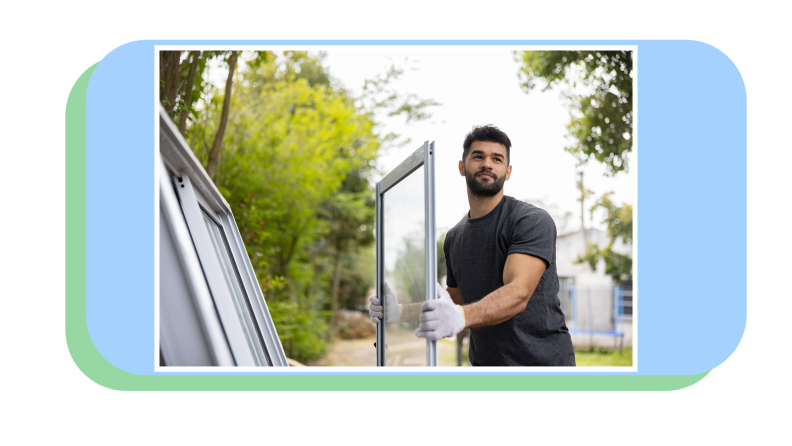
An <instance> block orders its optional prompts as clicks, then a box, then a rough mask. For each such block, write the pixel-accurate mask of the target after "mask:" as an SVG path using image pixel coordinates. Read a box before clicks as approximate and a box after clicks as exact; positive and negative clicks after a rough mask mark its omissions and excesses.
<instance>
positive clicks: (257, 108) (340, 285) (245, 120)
mask: <svg viewBox="0 0 792 446" xmlns="http://www.w3.org/2000/svg"><path fill="white" fill-rule="evenodd" d="M238 57H239V61H240V62H239V69H238V70H235V73H234V74H233V75H229V76H228V78H227V80H230V79H232V77H233V91H234V92H233V95H232V96H231V97H230V99H229V100H228V102H226V98H228V97H229V96H228V95H227V94H224V92H222V91H220V89H218V88H215V87H211V86H209V87H206V88H205V89H203V90H202V92H201V93H200V95H196V94H193V96H194V97H195V98H196V99H195V101H194V102H193V107H192V111H191V113H192V114H191V116H192V117H193V119H192V120H191V122H190V123H189V124H190V125H187V126H186V130H185V133H186V138H187V140H188V141H189V142H190V144H191V146H192V147H193V150H194V151H195V154H196V156H197V157H198V159H199V160H201V161H202V162H203V163H204V165H206V164H207V162H208V158H209V154H210V152H211V143H212V140H213V137H214V135H216V130H215V129H217V128H218V125H219V124H220V121H221V119H222V116H223V112H222V109H223V104H226V106H227V108H228V113H227V117H226V120H227V122H228V125H227V129H226V132H225V136H224V138H223V143H222V144H223V145H222V150H221V151H220V152H219V153H218V156H217V161H216V171H215V175H214V177H213V178H214V181H215V184H216V185H217V186H218V188H219V189H220V191H221V192H222V193H223V195H224V197H225V198H226V200H227V201H228V203H229V205H230V206H231V209H232V211H233V213H234V217H235V219H236V221H237V225H238V227H239V230H240V234H241V236H242V239H243V241H244V243H245V246H246V248H247V251H248V255H249V256H250V258H251V262H252V264H253V266H254V269H255V272H256V276H257V277H258V279H259V282H260V285H261V287H262V291H263V292H264V294H265V296H266V298H267V303H268V306H269V308H270V312H271V314H272V317H273V321H274V323H275V326H276V328H277V330H278V334H279V336H280V338H281V341H282V343H283V345H284V349H285V350H286V354H287V356H289V357H291V358H294V359H297V360H299V361H310V360H312V359H316V358H317V357H318V356H320V355H322V354H324V352H325V351H326V342H327V341H329V340H330V339H332V337H333V330H332V328H333V322H334V321H333V318H334V317H335V314H336V312H337V311H338V309H339V308H341V307H342V305H344V304H346V305H356V304H354V302H356V301H359V300H362V298H364V297H365V296H363V295H364V294H365V292H366V290H367V289H368V287H370V286H371V285H372V284H373V280H374V277H373V274H372V271H373V270H371V268H368V267H370V266H371V265H372V264H373V250H372V249H371V245H372V242H373V227H374V215H373V214H374V201H373V198H374V191H373V188H372V184H371V181H370V176H371V174H372V172H373V166H374V160H375V159H376V156H377V154H378V153H379V150H380V149H381V147H382V145H383V144H385V143H386V142H388V141H390V139H391V138H393V137H392V136H391V135H389V134H387V135H383V134H381V133H380V132H379V130H378V125H377V124H378V123H377V121H375V118H376V117H377V116H381V115H382V114H384V113H385V114H387V113H389V111H388V109H387V107H389V106H393V107H396V106H399V107H401V106H402V105H403V104H404V102H399V101H395V102H394V101H390V102H387V101H386V102H384V103H383V104H381V105H378V106H374V107H373V108H370V107H368V106H365V107H364V105H363V104H364V102H365V101H361V100H360V98H353V97H351V96H350V95H349V94H348V93H347V92H346V91H345V90H344V89H343V88H341V87H340V86H339V85H338V83H337V82H336V81H335V80H334V79H333V78H332V77H330V75H329V74H328V72H327V70H326V69H325V67H324V65H323V57H324V56H323V54H322V53H308V52H304V51H287V52H284V53H279V54H274V53H273V54H264V55H262V54H260V53H258V54H253V53H249V52H244V53H241V54H240V55H239V56H238ZM184 59H185V60H186V59H187V56H186V55H185V56H184ZM196 71H197V72H198V73H199V75H201V76H204V75H205V74H204V73H203V71H201V67H200V65H199V67H198V68H197V69H196ZM198 78H199V77H198V75H196V85H198V84H199V83H198ZM226 85H228V83H227V84H226ZM381 87H382V88H381V89H380V93H382V92H383V91H385V90H386V85H385V84H382V85H381ZM196 88H199V89H200V87H196ZM388 88H389V87H388ZM199 96H200V97H199ZM397 97H398V95H397ZM414 102H415V101H414V100H413V102H409V101H408V103H410V104H412V105H413V106H414V108H413V109H410V110H408V111H406V112H403V113H408V112H409V113H412V115H409V116H413V117H415V116H417V114H419V111H420V110H421V109H422V107H423V106H422V105H421V104H415V103H414ZM369 105H371V104H369ZM377 107H379V108H377ZM423 108H425V107H423ZM403 113H402V114H401V115H399V114H397V116H405V115H404V114H403ZM423 116H426V115H425V114H424V115H423ZM415 119H418V118H417V117H416V118H415ZM397 136H398V135H397ZM215 139H216V138H215ZM366 259H368V260H366ZM361 263H366V268H360V264H361Z"/></svg>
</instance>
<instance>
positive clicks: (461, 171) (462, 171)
mask: <svg viewBox="0 0 792 446" xmlns="http://www.w3.org/2000/svg"><path fill="white" fill-rule="evenodd" d="M459 174H460V175H462V176H463V177H464V176H465V162H464V161H460V162H459Z"/></svg>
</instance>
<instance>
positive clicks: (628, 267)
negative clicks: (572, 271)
mask: <svg viewBox="0 0 792 446" xmlns="http://www.w3.org/2000/svg"><path fill="white" fill-rule="evenodd" d="M612 194H613V193H612V192H608V193H606V194H604V195H603V196H602V197H600V199H599V200H597V202H596V203H595V204H594V205H593V206H592V207H591V209H590V211H591V213H592V214H593V213H594V211H595V210H596V209H597V208H601V209H603V210H604V211H605V219H604V220H603V221H602V223H605V224H607V225H608V238H609V243H608V246H606V247H604V248H600V247H598V246H597V245H595V244H594V243H589V244H588V246H587V248H586V252H585V253H584V254H583V255H582V256H578V258H577V263H584V262H585V263H588V264H589V266H590V267H591V269H592V270H596V269H597V263H599V261H600V260H604V261H605V274H607V275H609V276H611V277H612V278H613V281H614V282H615V283H617V284H620V285H621V284H624V283H625V282H628V281H632V258H631V257H630V256H629V255H624V254H619V253H617V252H614V251H613V246H614V243H616V241H617V240H619V239H621V242H622V243H624V244H625V245H632V226H633V210H632V206H631V205H629V204H626V203H622V205H621V206H616V204H614V203H613V201H611V199H610V197H611V195H612Z"/></svg>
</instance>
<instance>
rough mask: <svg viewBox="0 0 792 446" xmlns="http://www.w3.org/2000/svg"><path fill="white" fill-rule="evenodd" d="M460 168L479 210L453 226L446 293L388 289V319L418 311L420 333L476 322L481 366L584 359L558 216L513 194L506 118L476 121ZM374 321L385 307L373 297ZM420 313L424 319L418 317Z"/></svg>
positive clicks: (443, 332) (476, 356)
mask: <svg viewBox="0 0 792 446" xmlns="http://www.w3.org/2000/svg"><path fill="white" fill-rule="evenodd" d="M462 148H463V150H462V160H461V161H460V162H459V174H460V175H462V176H464V177H465V180H466V182H467V195H468V203H469V204H470V212H469V213H468V215H467V216H465V217H464V218H462V220H460V221H459V223H457V224H456V226H454V227H453V228H452V229H451V230H450V231H448V234H446V238H445V244H444V247H443V250H444V252H445V258H446V266H447V269H448V276H447V278H446V282H447V284H448V288H447V289H446V290H445V291H444V290H442V289H441V288H440V287H438V299H436V300H430V301H427V302H425V303H423V304H420V305H421V306H420V313H418V311H416V310H417V308H416V306H417V305H418V304H415V305H406V306H404V307H402V306H401V305H399V304H398V303H397V302H396V299H395V297H394V296H393V295H392V293H390V292H388V291H389V290H387V291H386V295H385V299H386V302H385V311H387V313H386V314H384V318H385V322H386V323H394V322H399V321H400V320H401V321H402V322H405V321H409V320H410V319H415V318H416V317H417V319H418V321H420V327H419V328H418V330H416V332H415V334H416V336H419V337H424V338H427V339H432V340H436V339H440V338H444V337H451V336H455V335H456V334H457V333H459V332H460V331H462V330H463V329H464V328H470V329H471V330H470V331H471V334H470V350H469V355H468V359H469V360H470V363H471V364H472V365H474V366H502V365H510V366H574V365H575V352H574V349H573V347H572V338H571V337H570V335H569V331H568V330H567V327H566V323H565V320H564V314H563V312H562V311H561V305H560V302H559V301H558V297H557V294H558V276H557V273H556V265H555V241H556V228H555V223H553V219H552V218H551V217H550V215H549V214H548V213H547V212H546V211H544V210H542V209H539V208H537V207H535V206H533V205H530V204H527V203H524V202H522V201H519V200H516V199H514V198H512V197H509V196H505V195H504V194H503V185H504V182H505V181H506V180H508V179H509V177H510V176H511V172H512V166H511V165H509V160H510V150H511V141H510V140H509V137H508V136H506V134H505V133H503V132H502V131H501V130H499V129H498V128H497V127H495V126H492V125H488V126H481V127H475V128H474V129H473V131H471V132H470V133H469V134H468V135H467V136H466V137H465V141H464V143H463V145H462ZM370 300H371V306H370V310H369V314H370V315H371V317H372V321H374V322H379V321H380V320H381V318H382V317H383V306H382V305H380V302H379V299H378V298H377V296H371V298H370ZM418 321H415V322H418Z"/></svg>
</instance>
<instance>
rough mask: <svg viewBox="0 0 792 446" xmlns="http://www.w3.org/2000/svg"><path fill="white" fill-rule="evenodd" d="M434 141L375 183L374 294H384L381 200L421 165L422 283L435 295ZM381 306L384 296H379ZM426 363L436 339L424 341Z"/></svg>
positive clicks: (381, 352)
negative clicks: (422, 202) (423, 281)
mask: <svg viewBox="0 0 792 446" xmlns="http://www.w3.org/2000/svg"><path fill="white" fill-rule="evenodd" d="M434 153H435V143H434V141H432V143H431V144H430V143H429V141H424V143H423V145H422V146H421V147H419V148H418V150H416V151H415V152H413V153H412V154H410V155H409V156H408V157H407V158H406V159H405V160H404V161H402V162H401V163H400V164H399V165H398V166H396V168H395V169H393V170H392V171H390V172H389V173H388V174H387V175H385V177H384V178H383V179H382V180H381V181H379V182H377V183H376V194H377V196H376V200H375V201H376V204H375V206H376V216H375V219H376V228H375V231H376V232H375V234H376V257H377V262H376V263H377V265H376V271H377V274H376V276H377V277H376V290H377V296H384V295H385V291H384V281H385V269H384V268H385V265H384V262H383V258H382V256H383V253H384V251H385V245H384V240H383V235H384V218H385V216H384V213H385V212H384V210H385V208H384V200H385V197H384V195H385V193H386V192H388V191H389V190H390V189H392V188H393V187H394V186H396V185H397V184H399V183H400V182H401V181H402V180H404V179H405V178H407V177H408V176H409V175H411V174H412V173H413V172H415V171H416V170H418V169H419V168H420V167H421V166H424V222H425V224H424V228H425V238H424V241H425V243H426V249H425V252H426V258H425V267H426V275H425V277H426V284H425V292H426V296H427V300H432V299H436V298H437V294H436V293H437V290H436V288H435V287H436V286H437V234H436V230H435V227H436V224H435V172H434V166H435V159H434ZM381 302H382V304H383V305H385V299H381ZM383 324H384V321H382V322H380V323H378V324H377V367H384V366H385V364H386V349H385V346H386V345H387V344H386V339H385V328H384V325H383ZM426 365H427V367H437V341H430V340H428V339H427V340H426Z"/></svg>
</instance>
